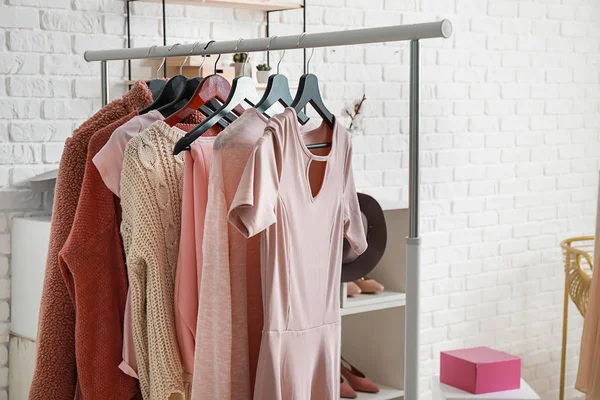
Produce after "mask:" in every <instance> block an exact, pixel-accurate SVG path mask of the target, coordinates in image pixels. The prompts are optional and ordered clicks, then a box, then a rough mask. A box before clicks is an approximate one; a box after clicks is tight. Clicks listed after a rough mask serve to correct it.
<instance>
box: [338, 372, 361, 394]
mask: <svg viewBox="0 0 600 400" xmlns="http://www.w3.org/2000/svg"><path fill="white" fill-rule="evenodd" d="M340 397H341V398H342V399H355V398H357V397H358V393H356V392H355V391H354V389H352V387H350V385H349V384H348V382H347V381H346V380H345V379H344V377H342V376H340Z"/></svg>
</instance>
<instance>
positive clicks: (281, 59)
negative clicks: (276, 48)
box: [277, 49, 285, 75]
mask: <svg viewBox="0 0 600 400" xmlns="http://www.w3.org/2000/svg"><path fill="white" fill-rule="evenodd" d="M283 57H285V49H283V54H282V55H281V58H280V59H279V62H278V63H277V75H279V66H280V65H281V62H282V61H283Z"/></svg>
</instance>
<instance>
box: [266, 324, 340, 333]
mask: <svg viewBox="0 0 600 400" xmlns="http://www.w3.org/2000/svg"><path fill="white" fill-rule="evenodd" d="M340 322H341V321H336V322H332V323H329V324H324V325H319V326H315V327H313V328H308V329H300V330H283V331H269V330H265V329H263V333H265V334H268V335H272V334H278V333H306V332H310V331H314V330H317V329H321V328H328V327H333V326H335V325H339V324H340Z"/></svg>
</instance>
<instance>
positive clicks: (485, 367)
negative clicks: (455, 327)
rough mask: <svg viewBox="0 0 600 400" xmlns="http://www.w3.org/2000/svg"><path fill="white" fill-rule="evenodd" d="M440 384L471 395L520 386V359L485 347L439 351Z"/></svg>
mask: <svg viewBox="0 0 600 400" xmlns="http://www.w3.org/2000/svg"><path fill="white" fill-rule="evenodd" d="M440 364H441V365H440V381H441V382H442V383H445V384H446V385H450V386H454V387H456V388H459V389H461V390H464V391H466V392H469V393H473V394H483V393H491V392H500V391H503V390H513V389H519V388H520V387H521V359H520V358H519V357H515V356H511V355H510V354H508V353H504V352H502V351H497V350H493V349H490V348H488V347H474V348H472V349H462V350H453V351H442V353H441V360H440Z"/></svg>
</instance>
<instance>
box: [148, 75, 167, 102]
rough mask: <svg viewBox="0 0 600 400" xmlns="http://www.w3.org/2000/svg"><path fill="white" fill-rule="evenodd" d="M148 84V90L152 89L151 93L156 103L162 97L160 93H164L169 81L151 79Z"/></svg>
mask: <svg viewBox="0 0 600 400" xmlns="http://www.w3.org/2000/svg"><path fill="white" fill-rule="evenodd" d="M146 84H147V85H148V89H150V93H152V101H156V99H157V98H158V96H159V95H160V92H162V90H163V88H164V87H165V85H166V84H167V81H165V80H164V79H151V80H149V81H146Z"/></svg>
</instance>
